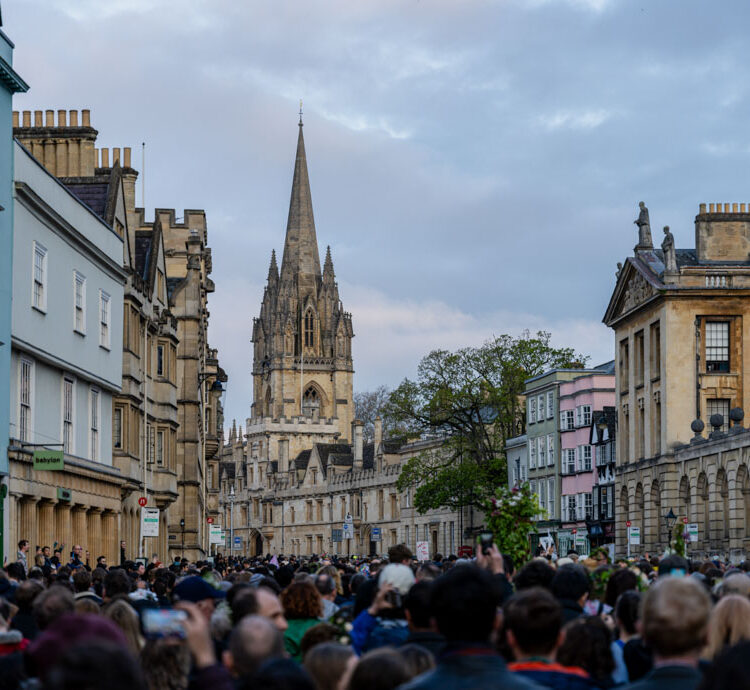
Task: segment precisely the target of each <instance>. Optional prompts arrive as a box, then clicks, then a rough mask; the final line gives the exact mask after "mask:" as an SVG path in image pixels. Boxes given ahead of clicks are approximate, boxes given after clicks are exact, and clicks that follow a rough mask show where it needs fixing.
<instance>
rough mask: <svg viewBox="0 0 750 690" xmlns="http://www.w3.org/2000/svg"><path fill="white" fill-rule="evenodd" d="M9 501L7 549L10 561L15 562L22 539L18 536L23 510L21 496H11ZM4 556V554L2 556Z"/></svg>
mask: <svg viewBox="0 0 750 690" xmlns="http://www.w3.org/2000/svg"><path fill="white" fill-rule="evenodd" d="M9 499H10V500H9V501H8V515H7V516H6V517H5V524H6V525H7V526H8V528H7V530H6V534H7V535H8V537H7V543H6V545H5V548H6V550H7V553H8V560H9V561H11V562H12V561H14V560H15V559H16V550H17V545H18V542H19V541H20V540H21V539H22V537H20V536H18V532H19V528H20V525H21V517H20V516H21V508H20V505H19V502H20V500H21V496H20V494H15V493H13V494H10V495H9ZM0 556H2V554H0Z"/></svg>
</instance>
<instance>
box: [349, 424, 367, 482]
mask: <svg viewBox="0 0 750 690" xmlns="http://www.w3.org/2000/svg"><path fill="white" fill-rule="evenodd" d="M364 426H365V425H364V422H363V421H362V420H361V419H355V420H354V421H353V422H352V453H353V454H354V469H355V470H361V469H362V466H363V461H362V451H363V441H362V430H363V429H364Z"/></svg>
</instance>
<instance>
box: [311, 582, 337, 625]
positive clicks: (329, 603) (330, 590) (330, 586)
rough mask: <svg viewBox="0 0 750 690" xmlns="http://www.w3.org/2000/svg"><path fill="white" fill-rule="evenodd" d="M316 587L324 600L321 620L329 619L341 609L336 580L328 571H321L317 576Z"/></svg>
mask: <svg viewBox="0 0 750 690" xmlns="http://www.w3.org/2000/svg"><path fill="white" fill-rule="evenodd" d="M315 589H317V590H318V593H319V594H320V598H321V599H322V600H323V615H322V616H321V620H324V621H327V620H329V619H330V618H331V616H334V615H336V612H337V611H338V610H339V606H338V605H337V604H336V581H335V580H334V579H333V578H332V577H331V576H330V575H328V574H327V573H321V574H320V575H318V576H317V577H316V578H315Z"/></svg>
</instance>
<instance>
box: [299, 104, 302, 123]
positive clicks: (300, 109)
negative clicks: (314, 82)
mask: <svg viewBox="0 0 750 690" xmlns="http://www.w3.org/2000/svg"><path fill="white" fill-rule="evenodd" d="M299 124H300V127H301V126H302V99H301V98H300V99H299Z"/></svg>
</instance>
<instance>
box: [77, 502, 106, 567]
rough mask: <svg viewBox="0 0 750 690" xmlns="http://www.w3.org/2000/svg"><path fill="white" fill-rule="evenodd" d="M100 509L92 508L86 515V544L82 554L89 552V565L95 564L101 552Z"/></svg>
mask: <svg viewBox="0 0 750 690" xmlns="http://www.w3.org/2000/svg"><path fill="white" fill-rule="evenodd" d="M101 545H102V509H101V508H97V507H96V506H93V507H92V508H90V509H89V510H88V512H87V513H86V544H85V545H83V544H82V546H83V551H84V553H85V552H86V551H88V552H89V565H91V564H95V563H96V559H97V558H98V557H99V556H101V555H102V554H101V550H102V546H101Z"/></svg>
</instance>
